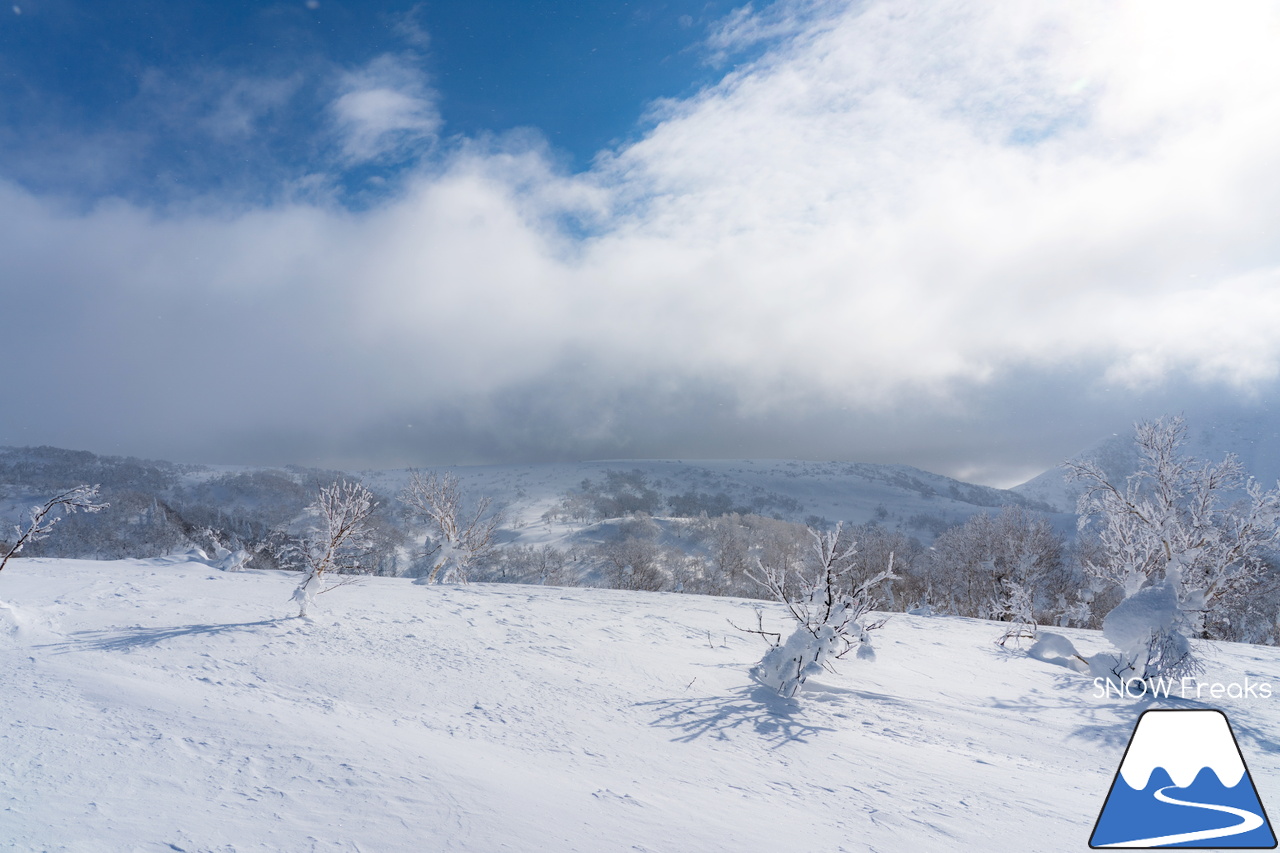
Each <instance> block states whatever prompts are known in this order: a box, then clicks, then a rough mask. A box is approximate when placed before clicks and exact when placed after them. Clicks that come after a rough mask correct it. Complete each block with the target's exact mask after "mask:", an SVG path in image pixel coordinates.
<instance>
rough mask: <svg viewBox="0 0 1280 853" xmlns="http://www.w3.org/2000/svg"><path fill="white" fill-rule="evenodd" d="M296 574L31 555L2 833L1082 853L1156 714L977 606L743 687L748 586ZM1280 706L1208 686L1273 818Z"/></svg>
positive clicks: (153, 839) (12, 605)
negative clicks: (821, 664)
mask: <svg viewBox="0 0 1280 853" xmlns="http://www.w3.org/2000/svg"><path fill="white" fill-rule="evenodd" d="M296 581H297V576H296V575H288V574H283V573H275V572H245V573H223V572H218V571H214V570H211V569H209V568H208V567H207V566H205V565H202V564H193V563H183V562H181V561H175V560H168V561H166V560H155V561H120V562H101V563H95V562H87V561H70V560H33V559H22V560H16V561H14V562H12V563H11V564H10V566H9V568H8V569H7V570H6V571H5V572H4V573H3V576H2V577H0V599H3V600H4V601H6V602H8V605H9V606H8V607H4V608H0V673H2V674H0V749H3V754H4V757H5V761H4V762H3V763H0V792H2V795H0V796H2V799H0V808H2V812H0V847H4V848H6V849H15V850H47V851H76V853H80V851H187V853H195V851H219V852H220V853H229V851H237V853H244V851H281V850H288V851H317V853H319V851H355V850H363V851H398V850H404V851H422V850H431V851H451V850H452V851H485V853H490V851H504V850H506V851H519V852H520V853H528V852H529V851H581V853H609V852H610V851H650V853H657V851H669V853H719V851H725V850H734V851H742V853H752V851H778V850H787V851H850V853H852V851H859V853H862V851H881V853H889V852H890V851H894V853H896V852H897V851H906V850H911V851H951V850H1019V851H1056V850H1082V849H1085V847H1086V845H1087V842H1088V837H1089V833H1090V830H1091V828H1092V826H1093V822H1094V819H1095V818H1096V817H1097V814H1098V810H1099V808H1100V807H1101V805H1102V802H1103V800H1104V799H1105V797H1106V794H1107V790H1108V787H1109V785H1110V783H1111V780H1112V777H1113V775H1114V774H1115V772H1116V768H1117V766H1118V764H1119V761H1120V759H1121V756H1122V753H1123V750H1124V747H1125V743H1126V741H1127V739H1128V737H1129V734H1130V732H1131V730H1132V728H1133V725H1134V722H1135V721H1136V720H1137V718H1138V715H1139V713H1140V712H1141V711H1142V710H1143V709H1144V708H1146V707H1149V706H1150V703H1148V702H1137V701H1127V700H1119V699H1116V698H1114V697H1113V698H1111V699H1101V698H1095V696H1094V691H1093V687H1092V684H1091V683H1090V682H1089V681H1088V679H1086V678H1085V677H1084V676H1079V675H1076V674H1075V673H1072V672H1070V671H1068V670H1066V669H1064V668H1062V667H1057V666H1053V665H1050V664H1047V663H1041V662H1038V661H1035V660H1031V659H1030V658H1028V657H1026V656H1025V655H1024V654H1021V653H1018V652H1016V651H1005V650H1003V649H1001V648H999V647H997V646H996V645H994V644H993V643H992V639H993V637H994V636H995V635H996V634H997V633H998V630H997V628H996V626H994V625H993V624H991V623H986V622H979V621H974V620H966V619H956V618H926V617H912V616H902V615H898V616H894V617H893V618H892V619H891V621H890V622H889V623H888V624H887V625H886V626H885V627H884V628H883V629H882V630H881V631H880V633H879V636H878V638H877V643H876V646H877V650H878V653H879V659H878V660H877V661H876V662H874V663H867V662H863V661H847V662H841V663H839V664H838V672H837V673H835V674H830V675H826V676H823V677H821V678H812V679H810V681H809V682H808V684H807V685H806V689H805V691H804V692H803V693H802V694H801V696H800V697H799V699H798V700H796V701H784V700H781V699H779V698H778V697H777V696H776V695H773V694H770V693H769V692H767V691H765V690H764V689H763V688H760V687H758V686H756V685H755V684H753V682H751V680H750V679H749V677H748V675H747V669H748V667H749V666H750V665H751V664H752V663H754V662H755V661H756V660H757V659H758V658H759V656H760V654H761V652H762V644H760V643H759V642H757V641H756V639H755V638H753V637H749V636H747V635H745V634H741V633H738V632H736V631H734V630H733V629H732V628H731V627H730V626H729V625H728V623H727V620H730V619H731V620H733V621H734V622H737V623H738V624H746V623H748V622H750V621H752V620H753V619H754V616H753V613H752V609H751V606H752V605H751V603H748V602H743V601H740V600H736V599H716V598H708V597H701V596H682V595H678V594H673V593H659V594H645V593H627V592H620V591H613V590H588V589H557V588H552V587H524V586H512V585H502V586H488V585H474V586H470V587H444V588H442V587H422V586H415V585H413V584H411V583H410V582H408V581H407V580H403V579H396V578H367V579H364V580H362V581H361V582H360V583H358V584H356V585H353V586H348V587H344V588H341V589H337V590H334V591H333V592H332V593H331V594H326V595H323V596H321V598H320V602H319V604H320V607H321V612H320V613H319V618H318V619H317V621H316V622H314V623H307V622H303V621H300V620H297V619H292V618H287V617H288V616H290V615H291V613H292V612H293V611H292V608H291V605H290V603H289V602H288V598H289V592H290V590H291V588H292V587H293V586H294V584H295V583H296ZM770 622H772V623H773V624H775V625H780V624H782V623H781V621H780V617H779V614H778V613H776V612H774V611H767V613H766V625H768V624H769V623H770ZM1067 633H1069V635H1070V636H1071V637H1072V638H1073V640H1074V641H1075V642H1076V645H1077V646H1078V647H1079V648H1080V649H1081V650H1082V651H1083V652H1085V653H1086V654H1088V653H1090V652H1092V651H1094V650H1097V649H1099V648H1101V644H1102V640H1101V639H1100V637H1099V636H1098V635H1097V634H1094V633H1092V632H1087V631H1070V632H1067ZM1278 671H1280V651H1277V650H1274V649H1263V648H1258V647H1251V646H1236V645H1228V644H1213V645H1212V648H1211V649H1210V659H1209V672H1207V673H1206V674H1205V678H1206V679H1211V680H1214V681H1231V680H1242V679H1243V678H1244V677H1245V676H1246V675H1248V676H1249V677H1250V678H1251V679H1253V680H1255V681H1257V680H1259V679H1261V680H1266V679H1267V678H1268V677H1274V675H1275V674H1276V673H1277V672H1278ZM1275 702H1276V700H1274V699H1271V700H1259V699H1256V698H1255V699H1238V700H1233V699H1224V700H1222V704H1216V705H1214V707H1221V708H1223V709H1224V710H1226V712H1227V713H1228V714H1229V715H1230V717H1231V721H1232V724H1233V726H1234V728H1235V731H1236V732H1237V734H1238V735H1239V736H1240V738H1241V745H1242V747H1243V749H1244V751H1245V757H1246V760H1247V761H1248V762H1249V766H1250V769H1251V771H1252V773H1253V778H1254V779H1255V781H1256V782H1257V784H1258V787H1259V793H1260V795H1261V797H1262V801H1263V803H1264V804H1270V805H1271V811H1272V813H1273V814H1274V812H1275V811H1276V808H1277V806H1276V804H1277V803H1280V753H1278V752H1276V751H1275V748H1274V746H1273V744H1275V743H1277V742H1280V710H1277V708H1276V705H1275ZM1156 704H1157V705H1161V706H1179V707H1206V705H1205V704H1202V703H1198V702H1194V701H1181V700H1162V701H1160V702H1157V703H1156Z"/></svg>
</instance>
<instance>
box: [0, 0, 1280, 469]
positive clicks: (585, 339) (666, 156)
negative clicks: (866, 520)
mask: <svg viewBox="0 0 1280 853" xmlns="http://www.w3.org/2000/svg"><path fill="white" fill-rule="evenodd" d="M1277 40H1280V10H1278V9H1277V7H1276V5H1275V4H1274V3H1273V2H1269V0H1241V2H1238V3H1232V4H1230V5H1229V6H1225V7H1221V8H1216V7H1215V8H1213V9H1209V8H1208V7H1205V6H1203V5H1202V4H1196V3H1191V2H1147V0H1125V1H1124V2H1119V3H1116V2H1112V1H1111V0H1079V2H1072V3H1037V4H1027V3H1024V2H1021V0H996V1H995V2H991V3H984V4H971V3H966V2H962V0H935V2H927V3H926V2H920V3H913V2H901V0H897V2H879V0H863V2H858V3H850V2H838V1H837V0H775V2H758V3H756V4H754V5H746V6H742V5H735V4H733V3H718V2H713V3H694V2H683V1H681V2H669V3H630V4H586V3H553V2H543V3H516V2H511V3H497V2H473V3H465V4H464V3H420V4H408V3H398V4H397V3H387V4H371V3H345V4H344V3H338V2H331V0H319V2H318V3H311V4H308V3H306V2H299V3H282V4H272V3H264V4H235V3H203V4H197V3H172V4H163V3H138V2H122V3H114V4H110V5H107V4H100V3H87V2H80V1H79V0H29V2H24V0H19V2H18V3H17V4H16V5H13V6H12V7H11V8H10V10H9V12H7V13H2V14H0V81H2V82H3V88H2V89H0V257H3V258H4V267H3V271H2V272H0V299H2V300H3V304H4V305H5V306H6V308H7V313H6V315H5V319H6V321H7V322H6V325H5V328H4V331H3V334H0V361H2V362H3V363H4V364H5V365H7V366H9V373H10V375H11V376H12V377H13V379H12V380H11V381H12V382H13V383H14V384H15V387H17V388H19V389H20V390H18V391H17V392H15V393H16V394H17V395H18V396H19V397H21V398H22V399H24V400H26V401H27V404H24V405H17V406H14V405H6V406H5V407H4V408H3V410H0V444H7V445H38V444H52V445H59V446H65V447H75V448H83V449H89V450H94V451H97V452H103V453H120V454H130V455H138V456H149V457H159V458H171V459H177V460H183V461H195V462H224V463H253V464H285V463H301V464H311V465H333V466H351V467H374V466H392V465H407V464H413V465H418V466H425V465H430V464H435V463H453V462H485V461H537V460H550V459H584V458H623V457H633V458H634V457H655V456H658V457H675V458H696V457H719V458H726V457H798V458H811V459H851V460H859V461H870V462H905V463H909V464H915V465H918V466H920V467H923V468H927V469H930V470H934V471H938V472H940V473H945V474H951V475H954V476H958V477H961V478H965V479H972V480H975V481H979V482H986V483H993V484H1005V485H1007V484H1011V483H1014V482H1017V481H1018V480H1020V479H1022V478H1025V477H1030V476H1031V475H1033V474H1035V473H1038V472H1039V471H1041V470H1044V469H1045V468H1047V467H1050V466H1052V465H1054V464H1056V463H1057V462H1058V461H1060V460H1061V459H1062V458H1064V457H1065V456H1067V455H1069V454H1071V453H1073V452H1075V451H1077V450H1079V449H1080V448H1082V447H1083V446H1085V445H1087V444H1090V443H1092V442H1093V441H1094V440H1096V439H1097V438H1099V437H1102V436H1106V435H1109V434H1111V433H1113V432H1119V431H1124V430H1127V429H1128V428H1129V425H1130V424H1131V423H1132V421H1133V420H1134V419H1135V418H1138V417H1144V416H1154V415H1159V414H1162V413H1164V412H1185V413H1186V414H1187V415H1188V417H1189V419H1191V420H1192V421H1193V423H1194V420H1195V416H1196V413H1198V412H1207V411H1210V410H1216V409H1221V408H1224V407H1225V408H1230V409H1237V410H1238V409H1254V410H1256V409H1260V408H1261V409H1265V408H1266V407H1267V406H1269V405H1270V401H1271V400H1272V399H1273V398H1274V397H1275V392H1276V390H1277V387H1278V384H1277V382H1278V378H1280V336H1278V335H1276V333H1275V329H1276V328H1280V298H1277V296H1276V294H1277V293H1278V292H1280V243H1278V242H1277V240H1276V236H1275V230H1274V225H1273V222H1274V218H1275V210H1277V209H1280V171H1278V170H1276V169H1275V167H1274V166H1275V154H1274V152H1275V151H1277V150H1280V89H1277V87H1276V86H1275V85H1274V81H1275V80H1277V79H1280V51H1276V50H1275V49H1274V48H1275V44H1276V43H1277ZM11 398H12V395H11Z"/></svg>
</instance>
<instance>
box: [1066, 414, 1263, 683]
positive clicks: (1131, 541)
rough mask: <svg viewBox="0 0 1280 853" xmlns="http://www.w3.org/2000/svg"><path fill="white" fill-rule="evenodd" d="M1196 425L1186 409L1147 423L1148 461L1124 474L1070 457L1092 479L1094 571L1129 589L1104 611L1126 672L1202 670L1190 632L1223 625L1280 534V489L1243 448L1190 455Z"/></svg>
mask: <svg viewBox="0 0 1280 853" xmlns="http://www.w3.org/2000/svg"><path fill="white" fill-rule="evenodd" d="M1186 434H1187V428H1186V423H1185V422H1184V420H1183V419H1182V418H1181V417H1175V418H1162V419H1159V420H1156V421H1154V422H1144V423H1140V424H1138V425H1137V429H1136V441H1137V449H1138V454H1139V460H1140V464H1139V468H1138V470H1137V471H1136V472H1135V473H1134V474H1132V475H1130V476H1129V477H1128V478H1127V479H1126V480H1125V482H1123V483H1112V482H1111V480H1110V479H1108V477H1107V476H1106V474H1105V473H1104V472H1103V471H1102V469H1101V467H1100V466H1099V465H1098V464H1097V463H1095V462H1092V461H1087V460H1086V461H1081V462H1068V463H1066V467H1067V469H1068V477H1069V478H1070V479H1072V480H1075V481H1079V482H1082V483H1083V484H1084V485H1085V491H1084V493H1083V494H1082V495H1081V497H1080V503H1079V508H1078V511H1079V514H1080V527H1081V531H1082V532H1085V533H1090V532H1092V533H1093V534H1094V535H1096V537H1097V540H1098V543H1099V545H1100V547H1099V548H1097V549H1094V552H1093V553H1094V556H1093V558H1092V559H1089V560H1087V561H1086V564H1085V570H1086V571H1087V572H1088V574H1089V575H1090V577H1091V578H1092V579H1093V581H1094V583H1095V585H1096V586H1097V587H1098V588H1099V590H1102V589H1105V588H1106V587H1108V586H1114V587H1118V588H1119V589H1120V590H1122V591H1123V595H1124V599H1123V600H1122V601H1121V602H1120V604H1119V605H1118V606H1116V607H1115V609H1113V610H1112V611H1111V612H1110V613H1109V614H1108V615H1107V617H1106V618H1105V619H1104V620H1103V632H1104V635H1105V636H1106V637H1107V638H1108V639H1109V640H1110V641H1111V642H1112V643H1113V644H1115V645H1116V647H1117V648H1118V649H1119V650H1120V655H1119V656H1118V657H1117V659H1116V660H1115V661H1114V662H1113V665H1112V666H1108V667H1107V669H1108V670H1109V671H1110V672H1111V673H1112V674H1114V675H1116V676H1117V677H1119V678H1131V677H1137V678H1145V677H1148V676H1155V675H1177V674H1179V672H1185V671H1189V670H1191V669H1193V668H1194V667H1195V659H1194V656H1193V655H1192V650H1191V646H1190V643H1189V642H1188V638H1190V637H1193V636H1201V637H1204V636H1212V635H1213V634H1214V627H1215V622H1217V621H1220V620H1222V619H1225V618H1229V616H1228V614H1227V613H1226V612H1225V611H1226V609H1227V608H1226V606H1225V605H1226V603H1227V602H1228V601H1229V600H1230V598H1231V596H1232V595H1233V594H1237V593H1239V592H1240V591H1241V590H1242V589H1247V587H1248V585H1249V584H1250V583H1251V582H1252V581H1253V580H1255V579H1256V578H1257V577H1259V576H1260V575H1261V574H1262V573H1263V572H1264V571H1265V569H1266V567H1267V566H1266V561H1265V557H1266V556H1267V553H1268V551H1269V550H1270V549H1271V548H1273V547H1274V546H1275V545H1276V544H1277V542H1280V491H1276V490H1272V491H1265V492H1264V491H1263V490H1262V488H1261V486H1260V485H1259V484H1258V483H1257V482H1256V481H1254V480H1253V479H1252V478H1250V477H1247V476H1246V475H1245V472H1244V469H1243V467H1242V466H1241V464H1240V462H1239V460H1238V459H1236V458H1235V457H1234V456H1231V455H1228V456H1227V457H1226V458H1224V459H1223V460H1222V461H1221V462H1218V463H1210V462H1200V461H1198V460H1196V459H1193V458H1191V457H1189V456H1187V455H1186V454H1185V453H1184V452H1183V446H1184V444H1185V442H1186Z"/></svg>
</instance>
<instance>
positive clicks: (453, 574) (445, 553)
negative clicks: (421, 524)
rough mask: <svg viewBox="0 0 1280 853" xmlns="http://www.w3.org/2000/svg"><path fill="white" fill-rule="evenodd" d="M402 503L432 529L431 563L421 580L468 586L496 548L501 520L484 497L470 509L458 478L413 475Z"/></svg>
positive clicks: (428, 551) (429, 539)
mask: <svg viewBox="0 0 1280 853" xmlns="http://www.w3.org/2000/svg"><path fill="white" fill-rule="evenodd" d="M400 500H401V501H402V502H403V503H404V504H405V505H406V506H408V507H409V510H410V512H412V513H413V514H414V515H416V516H418V517H419V518H420V519H422V520H423V521H425V522H426V523H427V525H428V527H429V533H428V535H427V541H426V556H427V560H428V562H429V564H430V569H429V570H428V571H427V573H426V574H425V575H424V576H423V577H421V578H419V580H420V581H422V582H424V583H437V582H439V583H449V582H450V581H458V582H460V583H466V582H467V580H468V569H469V568H470V566H471V564H472V563H474V562H475V561H476V560H478V559H480V558H482V557H484V556H485V555H486V554H488V553H489V552H490V550H491V549H492V548H493V546H494V541H493V538H494V534H495V533H496V532H497V530H498V525H499V524H500V523H501V517H500V516H499V515H498V514H496V513H493V512H491V511H490V509H491V505H492V502H491V500H490V499H489V498H487V497H485V498H481V499H479V500H478V501H476V502H475V503H474V504H473V505H472V506H471V507H470V508H468V507H467V501H466V499H465V496H464V495H463V493H462V487H461V485H460V484H459V483H458V478H457V477H455V476H454V475H452V474H436V473H435V472H428V473H427V474H425V475H424V474H421V473H419V472H417V471H412V472H410V479H409V485H408V486H407V487H406V488H405V490H404V491H403V492H401V493H400Z"/></svg>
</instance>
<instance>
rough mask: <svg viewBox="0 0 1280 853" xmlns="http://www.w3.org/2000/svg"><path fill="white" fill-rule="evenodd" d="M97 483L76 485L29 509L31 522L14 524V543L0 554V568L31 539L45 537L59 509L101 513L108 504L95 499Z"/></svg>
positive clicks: (58, 515)
mask: <svg viewBox="0 0 1280 853" xmlns="http://www.w3.org/2000/svg"><path fill="white" fill-rule="evenodd" d="M98 488H99V487H98V486H75V487H74V488H70V489H67V490H66V491H64V492H60V493H59V494H57V495H54V496H53V497H51V498H49V500H47V501H45V503H44V505H43V506H33V507H32V508H31V514H30V521H29V522H28V524H27V526H26V528H25V529H24V528H23V527H22V526H21V525H17V526H15V527H14V532H15V533H17V534H18V538H17V540H16V541H15V542H14V544H13V546H12V547H11V548H9V549H8V551H7V552H6V553H5V554H4V556H2V557H0V571H3V570H4V567H5V566H6V565H7V564H8V562H9V558H10V557H12V556H14V555H15V554H17V553H18V552H19V551H21V550H22V549H23V548H24V547H25V546H26V545H27V544H28V543H30V542H39V541H40V540H41V539H44V538H46V537H47V536H48V535H49V534H50V533H51V532H52V531H53V527H54V525H55V524H57V523H58V521H60V520H61V518H62V516H61V514H59V512H58V510H61V511H62V512H65V513H66V514H67V515H70V514H71V513H74V512H77V511H83V512H101V511H102V510H104V509H106V508H107V507H108V506H110V504H107V503H103V502H100V501H99V500H98Z"/></svg>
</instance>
